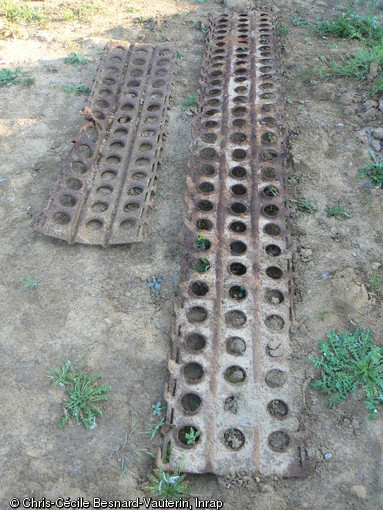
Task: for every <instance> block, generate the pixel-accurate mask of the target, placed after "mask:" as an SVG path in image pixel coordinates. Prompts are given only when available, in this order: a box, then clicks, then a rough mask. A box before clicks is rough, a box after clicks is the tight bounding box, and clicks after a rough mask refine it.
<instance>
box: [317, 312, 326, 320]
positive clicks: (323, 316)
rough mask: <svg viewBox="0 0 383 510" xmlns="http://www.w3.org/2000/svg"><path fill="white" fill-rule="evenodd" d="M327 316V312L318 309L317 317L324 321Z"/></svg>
mask: <svg viewBox="0 0 383 510" xmlns="http://www.w3.org/2000/svg"><path fill="white" fill-rule="evenodd" d="M326 318H327V312H326V311H325V310H318V319H319V320H320V321H324V320H326Z"/></svg>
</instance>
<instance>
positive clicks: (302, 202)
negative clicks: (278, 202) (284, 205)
mask: <svg viewBox="0 0 383 510" xmlns="http://www.w3.org/2000/svg"><path fill="white" fill-rule="evenodd" d="M290 203H293V204H295V206H296V208H297V209H298V211H302V212H307V213H309V214H314V212H315V208H314V206H313V205H312V204H311V203H310V202H309V201H308V200H306V199H305V198H300V199H299V200H295V199H293V198H290Z"/></svg>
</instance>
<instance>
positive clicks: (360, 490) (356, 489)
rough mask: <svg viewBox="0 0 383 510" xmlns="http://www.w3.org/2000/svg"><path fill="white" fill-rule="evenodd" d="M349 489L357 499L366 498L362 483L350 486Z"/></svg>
mask: <svg viewBox="0 0 383 510" xmlns="http://www.w3.org/2000/svg"><path fill="white" fill-rule="evenodd" d="M351 491H352V492H353V493H354V494H355V495H356V496H357V497H358V498H359V499H366V497H367V490H366V487H365V486H364V485H354V486H353V487H351Z"/></svg>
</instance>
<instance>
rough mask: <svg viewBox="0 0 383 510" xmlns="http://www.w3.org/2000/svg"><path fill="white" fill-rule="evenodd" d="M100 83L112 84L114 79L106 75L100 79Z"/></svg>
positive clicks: (114, 81)
mask: <svg viewBox="0 0 383 510" xmlns="http://www.w3.org/2000/svg"><path fill="white" fill-rule="evenodd" d="M102 83H103V84H104V85H114V84H115V83H116V80H115V79H114V78H111V77H109V76H108V77H107V78H104V79H103V80H102Z"/></svg>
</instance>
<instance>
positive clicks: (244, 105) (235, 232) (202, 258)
mask: <svg viewBox="0 0 383 510" xmlns="http://www.w3.org/2000/svg"><path fill="white" fill-rule="evenodd" d="M200 83H201V86H200V90H199V98H200V99H199V107H198V114H197V117H196V121H195V123H194V126H193V133H192V134H193V142H192V144H191V152H192V156H191V159H190V164H189V167H190V178H189V180H188V188H189V193H188V196H187V200H186V201H187V211H186V214H185V220H184V226H185V228H184V238H183V244H184V248H185V250H186V256H185V258H184V260H183V265H182V272H181V283H180V294H181V299H180V302H179V303H178V307H177V309H176V322H175V327H174V331H173V334H172V352H171V354H170V356H169V362H168V369H169V372H170V380H169V383H167V384H166V387H165V399H166V401H167V416H166V423H165V425H164V427H163V432H164V444H163V448H162V451H161V452H159V453H158V455H157V464H158V466H160V467H162V468H163V469H176V468H177V466H179V465H180V464H182V469H183V471H186V472H192V473H205V472H211V473H215V474H220V475H224V474H229V473H233V472H237V471H243V470H245V471H246V472H248V473H253V474H257V475H263V476H268V475H277V476H284V477H290V476H304V475H305V474H306V472H307V469H308V464H307V462H306V458H305V449H304V443H303V441H302V438H301V437H299V434H298V433H297V430H298V428H299V421H298V417H299V405H298V402H299V401H300V396H299V395H298V391H297V387H296V384H295V381H294V374H293V373H292V372H291V371H290V368H289V362H288V360H289V353H290V342H289V326H290V322H291V314H292V311H291V310H292V308H291V305H292V283H291V282H292V266H291V264H292V262H291V246H290V234H289V215H288V196H287V177H286V174H287V169H286V164H287V163H286V156H287V154H286V149H285V140H284V134H285V133H284V129H283V121H284V115H283V102H284V101H283V99H284V95H283V87H282V77H281V73H280V61H279V53H278V47H277V37H276V34H275V29H274V28H273V25H272V21H271V19H270V16H269V15H268V14H267V13H251V14H241V15H238V14H231V15H222V16H220V17H219V18H218V19H216V20H214V21H213V22H212V24H211V27H210V32H209V37H208V41H207V49H206V55H205V59H204V63H203V67H202V71H201V80H200ZM201 235H202V236H204V237H203V238H202V237H200V238H199V240H198V236H201ZM190 428H193V429H194V432H195V433H196V434H197V436H196V440H195V444H193V439H190V437H189V436H187V435H186V434H190ZM197 431H198V432H197ZM188 442H189V444H187V443H188Z"/></svg>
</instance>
